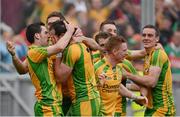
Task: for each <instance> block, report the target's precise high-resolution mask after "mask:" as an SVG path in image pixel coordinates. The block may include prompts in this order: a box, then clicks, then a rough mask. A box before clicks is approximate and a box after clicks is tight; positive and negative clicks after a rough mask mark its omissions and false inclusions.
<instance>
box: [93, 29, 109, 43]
mask: <svg viewBox="0 0 180 117" xmlns="http://www.w3.org/2000/svg"><path fill="white" fill-rule="evenodd" d="M110 36H112V34H110V33H108V32H99V33H97V34H96V35H95V41H96V42H97V43H98V44H99V39H100V38H104V39H107V38H109V37H110Z"/></svg>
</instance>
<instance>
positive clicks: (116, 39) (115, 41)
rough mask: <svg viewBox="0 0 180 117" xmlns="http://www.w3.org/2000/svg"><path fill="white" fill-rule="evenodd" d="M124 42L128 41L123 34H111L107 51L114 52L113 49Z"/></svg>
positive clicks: (106, 45)
mask: <svg viewBox="0 0 180 117" xmlns="http://www.w3.org/2000/svg"><path fill="white" fill-rule="evenodd" d="M122 43H126V40H125V38H124V37H123V36H111V37H110V38H109V40H108V42H107V43H106V44H105V48H106V50H107V52H112V50H113V49H116V48H117V47H118V46H119V45H120V44H122Z"/></svg>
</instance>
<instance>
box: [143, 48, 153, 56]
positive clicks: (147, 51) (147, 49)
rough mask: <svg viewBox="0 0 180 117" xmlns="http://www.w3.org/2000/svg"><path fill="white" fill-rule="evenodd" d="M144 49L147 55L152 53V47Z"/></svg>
mask: <svg viewBox="0 0 180 117" xmlns="http://www.w3.org/2000/svg"><path fill="white" fill-rule="evenodd" d="M145 49H146V53H147V54H149V53H150V52H151V51H152V49H154V47H151V48H145Z"/></svg>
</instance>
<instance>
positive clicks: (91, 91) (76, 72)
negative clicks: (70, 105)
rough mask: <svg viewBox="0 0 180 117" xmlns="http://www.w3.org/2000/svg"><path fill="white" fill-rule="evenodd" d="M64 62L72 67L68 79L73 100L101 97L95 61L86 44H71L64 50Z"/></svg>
mask: <svg viewBox="0 0 180 117" xmlns="http://www.w3.org/2000/svg"><path fill="white" fill-rule="evenodd" d="M63 63H64V64H66V65H67V66H69V67H71V68H72V76H71V78H69V79H68V81H67V84H68V89H69V93H70V96H71V99H72V102H75V101H78V100H79V101H86V100H90V99H94V98H97V97H99V92H98V90H97V87H96V79H95V74H94V66H93V62H92V60H91V54H90V50H89V48H87V47H86V45H84V44H83V43H76V44H72V45H69V46H68V47H67V48H66V49H65V51H64V55H63Z"/></svg>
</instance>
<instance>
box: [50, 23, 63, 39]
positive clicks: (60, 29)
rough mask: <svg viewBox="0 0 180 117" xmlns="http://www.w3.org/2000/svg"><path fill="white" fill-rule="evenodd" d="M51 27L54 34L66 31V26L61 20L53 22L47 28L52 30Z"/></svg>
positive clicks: (58, 34) (57, 34)
mask: <svg viewBox="0 0 180 117" xmlns="http://www.w3.org/2000/svg"><path fill="white" fill-rule="evenodd" d="M52 29H54V31H55V35H56V36H58V37H59V36H60V35H61V34H63V33H65V32H66V31H67V29H66V26H65V24H64V22H63V21H55V22H53V23H52V25H51V26H50V29H49V30H52Z"/></svg>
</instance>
